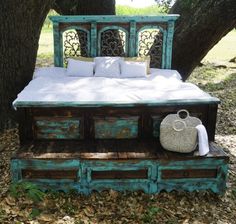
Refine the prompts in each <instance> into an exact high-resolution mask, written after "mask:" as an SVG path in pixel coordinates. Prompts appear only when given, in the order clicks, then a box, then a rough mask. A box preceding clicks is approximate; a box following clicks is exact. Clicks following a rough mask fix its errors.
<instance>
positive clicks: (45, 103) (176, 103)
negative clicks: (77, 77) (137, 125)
mask: <svg viewBox="0 0 236 224" xmlns="http://www.w3.org/2000/svg"><path fill="white" fill-rule="evenodd" d="M219 103H220V100H219V99H218V98H216V97H211V96H209V98H207V99H193V100H189V99H178V100H158V101H139V102H138V103H136V102H114V101H113V102H109V101H99V102H98V101H94V102H93V101H89V102H86V101H83V102H81V101H75V102H59V101H22V102H21V101H17V102H16V103H15V104H14V105H13V106H14V107H58V106H59V107H103V106H112V107H134V106H141V105H145V106H150V107H151V106H184V105H196V104H219Z"/></svg>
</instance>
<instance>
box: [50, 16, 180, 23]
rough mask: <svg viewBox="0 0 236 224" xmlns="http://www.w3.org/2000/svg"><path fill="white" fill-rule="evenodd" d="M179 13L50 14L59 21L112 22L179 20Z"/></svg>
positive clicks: (53, 19)
mask: <svg viewBox="0 0 236 224" xmlns="http://www.w3.org/2000/svg"><path fill="white" fill-rule="evenodd" d="M178 17H179V15H178V14H164V15H163V14H160V15H157V16H113V15H104V16H103V15H101V16H50V17H49V18H50V20H51V21H53V22H59V23H70V22H84V23H85V22H92V21H96V22H97V23H111V22H120V23H123V22H130V21H136V22H156V21H158V22H168V21H169V20H173V21H175V20H177V19H178Z"/></svg>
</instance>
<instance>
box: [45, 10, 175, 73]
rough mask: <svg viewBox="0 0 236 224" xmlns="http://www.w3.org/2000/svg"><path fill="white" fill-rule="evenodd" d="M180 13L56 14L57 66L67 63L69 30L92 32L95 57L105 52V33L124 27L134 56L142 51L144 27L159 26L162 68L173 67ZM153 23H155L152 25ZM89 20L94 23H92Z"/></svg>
mask: <svg viewBox="0 0 236 224" xmlns="http://www.w3.org/2000/svg"><path fill="white" fill-rule="evenodd" d="M178 17H179V15H176V14H173V15H160V16H111V15H109V16H52V17H50V19H51V20H52V22H53V32H54V63H55V66H61V67H62V66H63V43H62V39H63V32H64V31H65V30H68V29H71V28H73V29H78V30H79V29H81V28H82V29H83V30H84V31H85V32H87V33H88V34H89V33H90V37H89V38H88V43H87V45H88V48H89V55H90V56H92V57H95V56H100V55H101V33H102V32H103V31H105V30H110V29H112V30H122V31H124V32H125V34H126V40H125V41H124V43H125V50H126V52H125V55H128V56H130V57H133V56H137V54H138V48H139V44H140V43H139V40H138V36H139V33H140V31H142V30H143V29H144V28H145V29H149V28H151V27H152V29H154V28H155V29H158V30H160V31H161V32H162V33H163V41H162V43H163V47H162V64H161V68H165V69H170V68H171V57H172V54H171V52H172V40H173V33H174V22H175V20H177V18H178ZM150 23H151V24H155V25H150ZM88 24H90V25H89V26H88ZM137 24H138V31H137ZM158 24H160V25H158ZM163 24H166V26H163V27H164V28H163V27H161V26H162V25H163ZM61 27H62V28H61ZM64 27H66V28H64ZM76 27H78V28H76ZM166 27H167V28H166Z"/></svg>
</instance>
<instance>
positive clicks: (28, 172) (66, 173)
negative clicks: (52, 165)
mask: <svg viewBox="0 0 236 224" xmlns="http://www.w3.org/2000/svg"><path fill="white" fill-rule="evenodd" d="M21 172H22V178H23V179H71V180H78V179H77V172H78V170H58V169H57V170H34V169H23V170H22V171H21Z"/></svg>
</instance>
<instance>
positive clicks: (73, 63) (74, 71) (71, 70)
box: [67, 58, 95, 77]
mask: <svg viewBox="0 0 236 224" xmlns="http://www.w3.org/2000/svg"><path fill="white" fill-rule="evenodd" d="M94 65H95V63H94V62H88V61H80V60H75V59H71V58H69V59H68V65H67V75H68V76H76V77H90V76H93V69H94Z"/></svg>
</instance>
